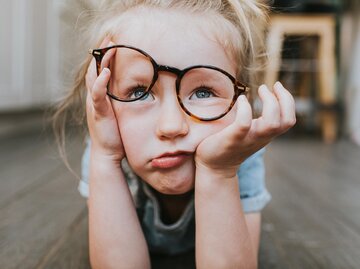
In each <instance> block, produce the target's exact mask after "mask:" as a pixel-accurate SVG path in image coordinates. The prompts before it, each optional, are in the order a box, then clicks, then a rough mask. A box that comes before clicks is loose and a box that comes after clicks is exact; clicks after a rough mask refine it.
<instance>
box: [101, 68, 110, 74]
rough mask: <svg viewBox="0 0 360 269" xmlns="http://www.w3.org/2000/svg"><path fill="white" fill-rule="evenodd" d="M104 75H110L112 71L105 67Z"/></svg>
mask: <svg viewBox="0 0 360 269" xmlns="http://www.w3.org/2000/svg"><path fill="white" fill-rule="evenodd" d="M103 73H104V75H107V74H109V73H110V69H109V68H107V67H105V68H104V69H103Z"/></svg>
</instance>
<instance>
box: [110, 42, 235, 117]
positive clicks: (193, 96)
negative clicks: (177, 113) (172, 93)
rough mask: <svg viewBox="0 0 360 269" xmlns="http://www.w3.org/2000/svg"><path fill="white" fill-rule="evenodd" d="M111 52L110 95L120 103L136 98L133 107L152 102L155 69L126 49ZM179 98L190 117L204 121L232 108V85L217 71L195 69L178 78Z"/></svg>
mask: <svg viewBox="0 0 360 269" xmlns="http://www.w3.org/2000/svg"><path fill="white" fill-rule="evenodd" d="M111 50H116V52H115V53H114V56H113V57H112V58H111V60H110V66H109V68H110V70H111V73H112V76H111V79H110V82H109V85H108V91H109V93H110V94H112V95H113V96H115V97H117V98H118V99H120V100H122V101H132V100H136V99H138V100H136V101H134V102H133V103H134V105H139V104H141V102H145V101H147V102H149V101H151V100H153V99H151V98H150V97H149V91H150V90H151V88H152V84H153V82H154V81H153V80H154V67H153V65H152V62H151V61H150V59H149V58H148V57H146V56H145V55H143V54H142V53H140V52H138V51H136V50H133V49H129V48H113V49H111ZM107 53H113V52H110V51H108V52H107ZM178 96H179V98H180V100H181V102H182V103H183V106H184V107H185V108H186V109H187V110H188V111H189V112H190V113H191V114H193V115H195V116H197V117H199V118H204V119H206V118H214V117H217V116H219V115H221V114H223V113H225V112H226V111H227V110H228V109H229V107H230V106H231V103H232V100H233V96H234V85H233V82H232V81H231V80H230V78H229V77H227V76H226V75H225V74H223V73H221V72H219V71H217V70H213V69H209V68H203V67H201V68H194V69H190V70H188V71H187V72H186V73H185V74H184V76H183V77H182V78H181V82H180V86H179V91H178Z"/></svg>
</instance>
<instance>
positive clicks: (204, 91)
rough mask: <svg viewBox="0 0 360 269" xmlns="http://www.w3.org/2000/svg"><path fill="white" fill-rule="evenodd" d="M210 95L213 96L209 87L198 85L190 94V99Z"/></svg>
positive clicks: (204, 97)
mask: <svg viewBox="0 0 360 269" xmlns="http://www.w3.org/2000/svg"><path fill="white" fill-rule="evenodd" d="M210 97H215V95H214V93H213V91H212V89H211V88H209V87H205V86H204V87H199V88H197V89H196V90H195V91H194V92H193V94H192V95H191V96H190V99H194V98H197V99H206V98H210Z"/></svg>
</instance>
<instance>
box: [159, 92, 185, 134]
mask: <svg viewBox="0 0 360 269" xmlns="http://www.w3.org/2000/svg"><path fill="white" fill-rule="evenodd" d="M186 117H187V116H186V114H185V113H184V112H183V110H182V109H181V107H180V104H179V103H178V101H177V97H176V94H174V95H171V96H168V97H167V98H166V99H165V100H164V101H163V102H162V104H161V109H160V111H159V117H158V121H157V127H156V134H157V136H158V137H159V138H160V139H174V138H178V137H183V136H186V135H187V134H188V132H189V125H188V122H187V119H186Z"/></svg>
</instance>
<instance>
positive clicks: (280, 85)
mask: <svg viewBox="0 0 360 269" xmlns="http://www.w3.org/2000/svg"><path fill="white" fill-rule="evenodd" d="M274 86H275V88H278V89H281V88H283V87H284V86H283V85H282V84H281V82H280V81H276V83H275V85H274Z"/></svg>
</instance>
